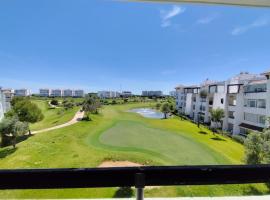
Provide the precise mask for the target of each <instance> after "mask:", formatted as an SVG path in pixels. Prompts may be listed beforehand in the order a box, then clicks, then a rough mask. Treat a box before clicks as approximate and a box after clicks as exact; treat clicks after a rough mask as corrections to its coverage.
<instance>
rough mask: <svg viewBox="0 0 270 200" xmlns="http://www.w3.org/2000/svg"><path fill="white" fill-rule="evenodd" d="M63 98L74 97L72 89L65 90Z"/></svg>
mask: <svg viewBox="0 0 270 200" xmlns="http://www.w3.org/2000/svg"><path fill="white" fill-rule="evenodd" d="M63 97H73V90H71V89H65V90H63Z"/></svg>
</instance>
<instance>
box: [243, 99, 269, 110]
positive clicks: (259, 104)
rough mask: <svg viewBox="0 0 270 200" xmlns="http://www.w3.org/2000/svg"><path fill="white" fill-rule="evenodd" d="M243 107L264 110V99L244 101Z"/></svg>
mask: <svg viewBox="0 0 270 200" xmlns="http://www.w3.org/2000/svg"><path fill="white" fill-rule="evenodd" d="M244 106H245V107H249V108H266V100H265V99H245V101H244Z"/></svg>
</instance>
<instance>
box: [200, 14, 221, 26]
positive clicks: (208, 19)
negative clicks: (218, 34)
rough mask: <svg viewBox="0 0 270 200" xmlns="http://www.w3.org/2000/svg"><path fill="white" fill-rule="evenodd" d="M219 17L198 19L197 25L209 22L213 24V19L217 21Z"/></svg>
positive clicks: (213, 15) (216, 15) (210, 16)
mask: <svg viewBox="0 0 270 200" xmlns="http://www.w3.org/2000/svg"><path fill="white" fill-rule="evenodd" d="M218 17H219V14H217V13H216V14H212V15H208V16H205V17H202V18H200V19H198V20H197V24H210V23H211V22H213V21H214V20H215V19H217V18H218Z"/></svg>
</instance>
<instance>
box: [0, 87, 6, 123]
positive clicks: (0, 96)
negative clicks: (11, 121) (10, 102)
mask: <svg viewBox="0 0 270 200" xmlns="http://www.w3.org/2000/svg"><path fill="white" fill-rule="evenodd" d="M5 104H6V97H5V95H4V93H3V92H2V91H1V90H0V121H1V120H2V119H3V118H4V113H5Z"/></svg>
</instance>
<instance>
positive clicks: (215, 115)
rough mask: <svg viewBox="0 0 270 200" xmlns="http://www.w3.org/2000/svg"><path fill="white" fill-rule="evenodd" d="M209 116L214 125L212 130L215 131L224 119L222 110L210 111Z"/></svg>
mask: <svg viewBox="0 0 270 200" xmlns="http://www.w3.org/2000/svg"><path fill="white" fill-rule="evenodd" d="M210 114H211V121H212V122H213V123H214V129H215V130H216V129H217V128H219V124H220V123H221V122H222V119H223V118H224V116H225V115H224V110H223V109H221V108H217V109H212V110H210Z"/></svg>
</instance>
